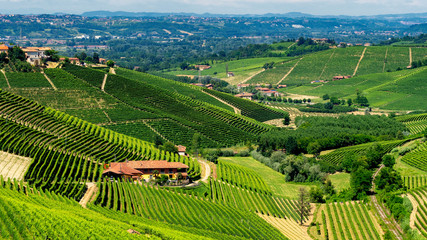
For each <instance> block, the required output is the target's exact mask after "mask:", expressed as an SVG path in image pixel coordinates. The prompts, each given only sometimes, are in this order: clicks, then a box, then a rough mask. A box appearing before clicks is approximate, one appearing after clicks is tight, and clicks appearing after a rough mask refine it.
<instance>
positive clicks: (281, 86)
mask: <svg viewBox="0 0 427 240" xmlns="http://www.w3.org/2000/svg"><path fill="white" fill-rule="evenodd" d="M286 87H287V85H277V88H286Z"/></svg>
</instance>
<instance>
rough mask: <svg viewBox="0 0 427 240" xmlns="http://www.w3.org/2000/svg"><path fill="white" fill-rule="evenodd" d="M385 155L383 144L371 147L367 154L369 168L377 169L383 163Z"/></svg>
mask: <svg viewBox="0 0 427 240" xmlns="http://www.w3.org/2000/svg"><path fill="white" fill-rule="evenodd" d="M383 154H384V148H383V147H382V145H381V144H378V143H375V144H373V145H372V146H370V147H369V148H368V149H367V150H366V152H365V155H366V158H367V163H368V168H369V169H372V168H376V167H378V165H379V164H380V163H381V160H382V159H381V158H382V156H383Z"/></svg>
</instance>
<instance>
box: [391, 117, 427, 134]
mask: <svg viewBox="0 0 427 240" xmlns="http://www.w3.org/2000/svg"><path fill="white" fill-rule="evenodd" d="M396 120H397V121H400V122H403V123H404V124H405V125H406V127H407V128H408V129H409V131H410V132H411V133H412V134H417V133H420V132H422V131H424V130H425V129H427V113H423V114H410V115H404V116H399V117H396Z"/></svg>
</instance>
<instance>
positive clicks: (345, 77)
mask: <svg viewBox="0 0 427 240" xmlns="http://www.w3.org/2000/svg"><path fill="white" fill-rule="evenodd" d="M349 78H351V76H350V75H346V76H334V78H332V80H333V81H335V80H342V79H349Z"/></svg>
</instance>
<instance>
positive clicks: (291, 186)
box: [218, 157, 314, 199]
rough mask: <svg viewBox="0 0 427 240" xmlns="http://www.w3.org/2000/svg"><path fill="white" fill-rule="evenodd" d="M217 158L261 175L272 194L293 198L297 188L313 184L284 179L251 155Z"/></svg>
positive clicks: (296, 194)
mask: <svg viewBox="0 0 427 240" xmlns="http://www.w3.org/2000/svg"><path fill="white" fill-rule="evenodd" d="M218 160H222V161H226V162H231V163H234V164H239V165H241V166H244V167H247V168H250V169H252V170H254V171H256V172H258V173H259V175H261V177H262V178H263V179H264V181H265V182H266V183H267V185H269V186H270V189H271V191H272V192H273V194H275V195H278V196H281V197H287V198H292V199H295V198H297V197H298V189H299V188H301V187H306V188H309V187H312V186H314V185H313V184H310V185H309V184H296V183H289V182H286V181H285V176H284V175H282V174H281V173H279V172H276V171H274V170H273V169H271V168H269V167H267V166H265V165H264V164H262V163H260V162H258V161H257V160H255V159H253V158H252V157H221V158H219V159H218ZM307 190H308V189H307Z"/></svg>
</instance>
